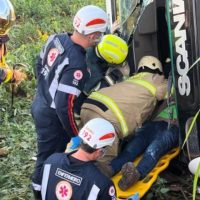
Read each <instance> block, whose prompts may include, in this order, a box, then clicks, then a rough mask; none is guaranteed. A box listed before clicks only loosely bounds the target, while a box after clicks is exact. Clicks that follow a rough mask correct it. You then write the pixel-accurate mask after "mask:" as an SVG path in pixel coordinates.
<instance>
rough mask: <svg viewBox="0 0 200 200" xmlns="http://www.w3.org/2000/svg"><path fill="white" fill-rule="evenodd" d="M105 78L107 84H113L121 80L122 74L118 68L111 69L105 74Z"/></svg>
mask: <svg viewBox="0 0 200 200" xmlns="http://www.w3.org/2000/svg"><path fill="white" fill-rule="evenodd" d="M105 80H106V81H107V82H108V83H109V85H114V84H115V83H116V82H119V81H122V80H123V74H122V72H121V71H120V70H119V69H113V70H112V71H111V72H109V74H108V75H106V76H105Z"/></svg>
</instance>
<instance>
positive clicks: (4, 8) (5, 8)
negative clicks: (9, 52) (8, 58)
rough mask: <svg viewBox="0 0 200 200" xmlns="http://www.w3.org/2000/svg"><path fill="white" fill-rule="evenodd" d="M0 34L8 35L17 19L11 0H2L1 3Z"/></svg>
mask: <svg viewBox="0 0 200 200" xmlns="http://www.w3.org/2000/svg"><path fill="white" fill-rule="evenodd" d="M0 4H1V5H0V36H1V35H6V34H7V32H8V31H9V29H10V27H11V25H12V24H13V22H14V21H15V11H14V8H13V5H12V4H11V2H10V1H9V0H1V3H0Z"/></svg>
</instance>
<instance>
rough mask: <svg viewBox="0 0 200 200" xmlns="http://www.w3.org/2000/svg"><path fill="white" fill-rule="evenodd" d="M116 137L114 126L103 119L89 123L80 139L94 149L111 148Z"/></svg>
mask: <svg viewBox="0 0 200 200" xmlns="http://www.w3.org/2000/svg"><path fill="white" fill-rule="evenodd" d="M115 136H116V133H115V129H114V127H113V125H112V124H111V123H110V122H109V121H107V120H105V119H102V118H95V119H92V120H90V121H88V122H87V123H86V124H85V125H84V126H83V128H82V129H81V130H80V132H79V137H80V138H81V139H82V140H83V142H84V143H86V144H88V145H89V146H90V147H92V148H94V149H100V148H103V147H106V146H111V145H112V144H113V142H114V140H115Z"/></svg>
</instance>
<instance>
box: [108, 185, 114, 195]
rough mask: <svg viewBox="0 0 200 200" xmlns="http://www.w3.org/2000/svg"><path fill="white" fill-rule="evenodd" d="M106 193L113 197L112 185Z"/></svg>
mask: <svg viewBox="0 0 200 200" xmlns="http://www.w3.org/2000/svg"><path fill="white" fill-rule="evenodd" d="M108 193H109V195H110V196H111V197H113V196H115V187H114V186H113V185H112V186H110V188H109V191H108Z"/></svg>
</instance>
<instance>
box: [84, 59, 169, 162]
mask: <svg viewBox="0 0 200 200" xmlns="http://www.w3.org/2000/svg"><path fill="white" fill-rule="evenodd" d="M162 72H163V70H162V64H161V62H160V61H159V60H158V59H157V58H156V57H154V56H144V57H142V58H141V60H140V62H139V65H138V71H137V73H136V74H135V75H133V76H131V77H130V78H128V79H127V80H125V81H123V82H120V83H117V84H115V85H113V86H110V87H107V88H102V89H100V90H99V91H96V92H93V93H92V94H91V95H90V96H89V97H88V98H87V99H86V100H85V102H84V104H83V105H82V108H81V120H82V123H83V124H85V123H86V122H87V121H89V120H91V119H92V118H96V117H102V118H104V119H106V120H108V121H110V122H111V123H112V124H113V126H114V127H115V130H116V133H117V137H116V140H115V142H114V144H113V145H112V147H110V148H109V149H107V151H106V155H107V156H106V155H105V156H104V158H103V159H101V160H99V161H100V162H104V163H109V162H110V160H112V159H113V158H114V157H116V156H117V155H118V149H119V148H118V147H119V140H120V141H121V140H126V139H127V138H128V137H129V136H131V135H133V134H134V131H135V129H136V128H139V127H141V126H142V123H143V122H144V121H145V120H147V119H148V118H149V117H150V115H151V114H152V112H153V110H154V108H155V106H156V103H157V101H159V100H163V99H164V98H165V97H166V93H167V80H166V79H165V78H164V75H162Z"/></svg>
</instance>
